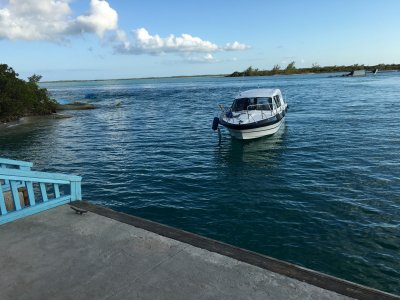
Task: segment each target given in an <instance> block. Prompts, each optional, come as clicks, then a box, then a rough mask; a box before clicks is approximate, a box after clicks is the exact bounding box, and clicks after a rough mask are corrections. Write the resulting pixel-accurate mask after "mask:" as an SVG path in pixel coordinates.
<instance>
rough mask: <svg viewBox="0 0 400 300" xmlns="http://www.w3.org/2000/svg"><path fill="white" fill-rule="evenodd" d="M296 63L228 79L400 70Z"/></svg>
mask: <svg viewBox="0 0 400 300" xmlns="http://www.w3.org/2000/svg"><path fill="white" fill-rule="evenodd" d="M295 64H296V63H295V62H294V61H292V62H290V63H289V64H288V65H287V67H286V68H285V69H282V68H281V67H280V66H279V65H275V66H274V67H273V68H272V70H259V69H253V68H252V67H248V68H247V69H246V70H244V71H243V72H238V71H236V72H233V73H232V74H230V75H227V77H242V76H271V75H289V74H310V73H333V72H351V71H353V70H366V71H373V70H375V69H378V70H379V71H389V70H390V71H393V70H400V64H390V65H386V64H379V65H375V66H365V65H358V64H355V65H351V66H326V67H321V66H320V65H319V64H317V63H313V64H312V66H311V68H301V69H297V68H296V66H295Z"/></svg>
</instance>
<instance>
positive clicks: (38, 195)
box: [0, 158, 82, 225]
mask: <svg viewBox="0 0 400 300" xmlns="http://www.w3.org/2000/svg"><path fill="white" fill-rule="evenodd" d="M32 166H33V164H32V163H31V162H25V161H17V160H10V159H3V158H0V225H1V224H4V223H7V222H11V221H14V220H16V219H19V218H22V217H25V216H29V215H32V214H35V213H38V212H41V211H43V210H46V209H49V208H52V207H56V206H58V205H62V204H65V203H68V202H70V201H74V200H82V192H81V181H82V177H80V176H75V175H65V174H58V173H47V172H37V171H32V170H31V168H32Z"/></svg>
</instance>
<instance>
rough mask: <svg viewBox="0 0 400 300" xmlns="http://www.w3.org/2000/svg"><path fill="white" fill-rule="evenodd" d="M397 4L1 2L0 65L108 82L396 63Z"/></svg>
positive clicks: (24, 72) (387, 0) (399, 36)
mask: <svg viewBox="0 0 400 300" xmlns="http://www.w3.org/2000/svg"><path fill="white" fill-rule="evenodd" d="M399 13H400V1H398V0H381V1H375V0H364V1H359V0H347V1H343V0H337V1H314V0H304V1H295V0H293V1H289V0H281V1H266V0H264V1H236V0H233V1H223V0H221V1H215V0H214V1H209V0H203V1H194V0H193V1H190V0H186V1H173V0H172V1H161V0H160V1H151V0H149V1H137V0H133V1H131V0H130V1H123V0H119V1H117V0H108V1H105V0H79V1H78V0H76V1H73V0H0V63H6V64H8V65H10V66H12V67H13V68H14V69H15V70H16V71H17V72H18V73H19V74H20V77H21V78H26V77H27V76H30V75H32V74H33V73H37V74H41V75H43V80H63V79H65V80H67V79H107V78H131V77H151V76H174V75H198V74H226V73H231V72H233V71H242V70H244V69H245V68H247V67H249V66H253V67H255V68H260V69H271V68H272V67H273V66H274V65H276V64H279V65H280V66H281V67H283V68H284V67H286V65H287V64H288V63H289V62H291V61H295V62H296V66H297V67H307V66H311V64H312V63H318V64H320V65H322V66H325V65H343V64H344V65H348V64H356V63H357V64H367V65H370V64H378V63H400V18H399V17H398V15H399Z"/></svg>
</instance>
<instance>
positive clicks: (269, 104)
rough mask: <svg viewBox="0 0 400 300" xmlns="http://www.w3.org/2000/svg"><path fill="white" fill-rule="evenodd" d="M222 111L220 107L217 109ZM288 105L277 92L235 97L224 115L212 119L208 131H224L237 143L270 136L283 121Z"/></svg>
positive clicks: (261, 90)
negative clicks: (220, 126)
mask: <svg viewBox="0 0 400 300" xmlns="http://www.w3.org/2000/svg"><path fill="white" fill-rule="evenodd" d="M220 107H222V106H220ZM287 110H288V104H287V103H286V101H285V100H284V99H283V96H282V93H281V91H280V90H279V89H253V90H247V91H244V92H241V93H239V95H238V96H237V97H236V98H235V100H234V101H233V103H232V106H231V108H230V109H229V110H228V111H225V110H223V112H222V113H221V115H220V117H219V118H218V117H216V118H214V122H213V126H212V128H213V129H214V130H217V129H218V124H221V125H222V126H224V127H226V128H227V129H228V130H229V133H230V134H231V136H233V137H234V138H237V139H243V140H247V139H255V138H259V137H262V136H267V135H272V134H274V133H275V132H277V131H278V130H279V128H280V127H281V125H282V124H283V123H284V121H285V115H286V112H287Z"/></svg>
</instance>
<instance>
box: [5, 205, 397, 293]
mask: <svg viewBox="0 0 400 300" xmlns="http://www.w3.org/2000/svg"><path fill="white" fill-rule="evenodd" d="M75 204H76V205H78V206H80V207H82V208H85V209H88V210H89V212H88V213H86V214H83V215H79V214H76V213H74V211H73V210H71V209H70V207H69V205H63V206H59V207H57V208H53V209H50V210H48V211H45V212H42V213H39V214H36V215H33V216H29V217H26V218H24V219H20V220H17V221H14V222H11V223H8V224H5V225H2V226H0V237H1V239H0V266H1V276H0V295H1V299H351V298H360V299H397V296H394V295H390V294H387V293H383V292H380V291H376V290H373V289H369V288H365V287H362V286H359V285H355V284H354V285H353V284H352V283H349V282H346V281H342V280H340V279H336V278H333V277H330V276H326V275H324V274H321V273H317V272H313V271H311V270H307V269H303V268H300V267H297V266H294V265H291V264H287V263H284V262H280V261H277V260H274V259H271V258H268V257H266V256H262V255H259V254H256V253H253V252H250V251H246V250H243V249H240V248H237V247H233V246H229V245H226V244H223V243H220V242H217V241H213V240H210V239H207V238H204V237H200V236H197V235H193V234H190V233H187V232H184V231H181V230H177V229H173V228H171V227H167V226H164V225H161V224H158V223H154V222H150V221H147V220H143V219H140V218H135V217H131V216H128V215H125V214H120V213H117V212H114V211H112V210H109V209H105V208H102V207H98V206H94V205H91V204H87V203H84V202H82V203H75ZM153 229H154V230H153ZM241 258H243V259H241ZM270 265H271V266H272V267H271V268H269V267H268V266H270ZM270 269H273V270H275V271H271V270H270ZM276 270H278V271H279V270H282V272H281V271H279V272H277V271H276ZM285 274H289V275H290V276H287V275H285ZM302 277H304V280H303V279H302ZM296 278H297V279H296ZM307 282H308V283H307ZM310 282H311V283H314V282H315V283H316V285H314V284H310ZM324 285H326V288H325V287H321V286H324Z"/></svg>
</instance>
